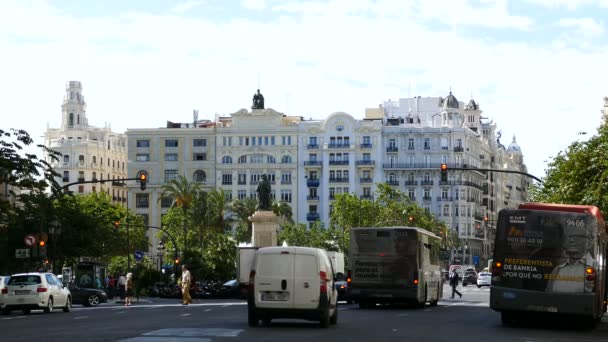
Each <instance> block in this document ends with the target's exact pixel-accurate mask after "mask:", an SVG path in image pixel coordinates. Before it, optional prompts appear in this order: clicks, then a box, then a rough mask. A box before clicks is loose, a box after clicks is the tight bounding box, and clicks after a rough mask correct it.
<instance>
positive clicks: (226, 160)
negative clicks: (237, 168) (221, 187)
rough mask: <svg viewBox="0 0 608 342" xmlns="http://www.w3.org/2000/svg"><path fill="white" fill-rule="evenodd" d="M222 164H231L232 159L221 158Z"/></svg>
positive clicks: (227, 157)
mask: <svg viewBox="0 0 608 342" xmlns="http://www.w3.org/2000/svg"><path fill="white" fill-rule="evenodd" d="M222 164H232V157H231V156H224V157H222Z"/></svg>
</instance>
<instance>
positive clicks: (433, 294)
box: [347, 227, 443, 309]
mask: <svg viewBox="0 0 608 342" xmlns="http://www.w3.org/2000/svg"><path fill="white" fill-rule="evenodd" d="M440 241H441V238H440V237H439V236H437V235H435V234H433V233H431V232H429V231H427V230H425V229H421V228H416V227H375V228H366V227H358V228H353V229H352V232H351V238H350V251H349V258H348V264H349V271H348V275H347V281H348V282H349V290H350V295H351V297H352V299H353V300H355V301H358V303H359V307H360V308H362V309H365V308H369V307H372V306H375V305H376V304H377V303H381V304H391V303H397V302H406V303H411V304H414V305H415V306H418V307H424V305H425V304H426V303H427V302H429V303H430V305H437V302H438V301H439V298H441V296H442V293H443V281H442V279H441V267H440V250H439V246H440Z"/></svg>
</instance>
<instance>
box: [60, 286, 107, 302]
mask: <svg viewBox="0 0 608 342" xmlns="http://www.w3.org/2000/svg"><path fill="white" fill-rule="evenodd" d="M69 289H70V292H71V293H72V303H74V304H82V305H84V306H97V305H99V304H101V303H106V302H107V301H108V294H107V293H106V292H105V291H104V290H100V289H91V288H87V287H78V286H76V285H72V286H70V287H69Z"/></svg>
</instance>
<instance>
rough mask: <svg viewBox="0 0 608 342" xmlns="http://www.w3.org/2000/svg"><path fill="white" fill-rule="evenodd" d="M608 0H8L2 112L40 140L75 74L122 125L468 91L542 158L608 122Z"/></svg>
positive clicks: (537, 161) (97, 121) (307, 111)
mask: <svg viewBox="0 0 608 342" xmlns="http://www.w3.org/2000/svg"><path fill="white" fill-rule="evenodd" d="M605 18H608V0H520V1H506V0H476V1H473V0H469V1H467V0H448V1H430V0H386V1H383V0H378V1H370V0H335V1H264V0H244V1H213V0H203V1H169V0H140V1H119V0H109V1H76V0H74V1H67V0H63V1H27V0H24V1H0V51H2V53H1V54H0V75H2V77H1V78H0V94H2V98H3V100H4V101H3V106H2V128H10V127H14V128H22V129H25V130H27V131H28V132H30V134H31V135H32V136H33V137H34V138H35V141H36V142H40V143H41V142H42V139H41V138H40V136H42V135H43V134H44V131H45V129H46V127H47V124H48V125H49V126H50V127H58V126H59V124H60V119H61V109H60V106H61V101H62V98H63V93H64V85H65V83H66V82H67V81H69V80H78V81H81V82H82V83H83V87H84V95H85V99H86V102H87V105H88V110H87V115H88V118H89V123H90V124H92V125H95V126H104V125H105V124H110V125H111V127H112V128H113V129H114V130H116V131H125V130H127V129H128V128H148V127H162V126H164V125H165V123H166V121H167V120H171V121H177V122H180V121H181V122H187V121H190V120H191V118H192V110H193V109H198V110H199V111H200V117H201V118H213V117H214V116H215V114H216V113H219V114H230V113H233V112H236V111H238V110H239V109H241V108H247V107H249V106H250V105H251V103H250V102H251V96H252V94H253V93H254V92H255V89H257V87H258V82H259V83H260V85H261V88H262V93H263V94H264V97H265V99H266V106H267V107H270V108H273V109H275V110H278V111H281V112H285V113H286V114H289V115H301V116H304V117H305V118H314V119H324V118H326V117H327V116H328V115H329V114H331V113H333V112H336V111H343V112H347V113H349V114H351V115H353V116H354V117H355V118H362V117H363V115H364V112H365V108H369V107H377V106H378V104H380V103H382V102H383V101H385V100H388V99H393V100H394V99H398V98H402V97H407V96H408V94H409V95H411V96H422V97H427V96H432V97H433V96H446V95H447V93H448V92H449V89H450V87H451V89H452V91H453V92H454V94H455V95H456V97H457V98H458V99H459V100H461V101H465V102H468V100H469V99H470V98H471V96H472V97H473V98H474V99H475V100H476V101H477V102H479V103H480V104H481V109H482V110H483V111H484V113H483V115H484V116H486V117H488V118H491V119H493V120H494V122H495V123H496V124H497V125H498V128H499V129H500V130H502V132H503V135H502V137H503V138H502V142H503V143H504V144H508V143H509V142H510V141H511V139H512V137H513V136H516V138H517V141H518V143H519V145H520V146H521V148H522V150H523V152H524V156H525V161H526V163H527V164H528V167H529V171H530V173H532V174H534V175H536V176H538V177H542V176H543V175H544V170H545V166H546V161H547V160H550V158H551V157H552V156H555V155H557V153H558V152H559V151H561V150H564V149H565V148H566V147H567V146H568V145H569V144H570V143H571V142H572V141H574V140H576V139H581V137H585V136H581V135H579V134H578V133H579V132H588V135H587V137H588V136H589V135H591V134H594V133H595V132H596V128H597V127H598V126H599V124H600V119H601V114H600V109H601V107H602V105H603V99H602V98H603V97H604V96H607V95H608V86H607V80H608V77H607V76H608V64H607V62H606V61H608V48H607V47H608V35H607V34H606V29H607V27H606V21H607V19H605Z"/></svg>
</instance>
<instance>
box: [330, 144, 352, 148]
mask: <svg viewBox="0 0 608 342" xmlns="http://www.w3.org/2000/svg"><path fill="white" fill-rule="evenodd" d="M327 148H350V144H345V143H341V144H337V143H334V144H327Z"/></svg>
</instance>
